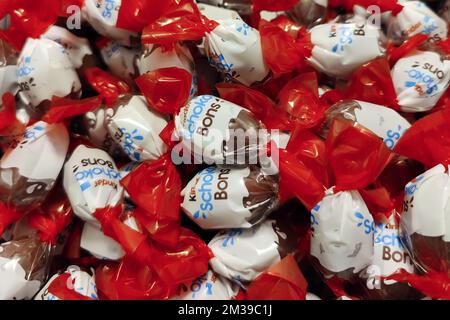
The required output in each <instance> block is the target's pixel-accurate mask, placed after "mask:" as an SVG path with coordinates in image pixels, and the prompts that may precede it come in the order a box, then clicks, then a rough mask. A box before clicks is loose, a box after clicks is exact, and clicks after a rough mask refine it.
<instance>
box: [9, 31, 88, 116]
mask: <svg viewBox="0 0 450 320" xmlns="http://www.w3.org/2000/svg"><path fill="white" fill-rule="evenodd" d="M17 68H18V69H17V74H18V82H19V87H20V93H19V96H20V98H21V99H22V100H23V102H24V103H25V104H28V105H30V106H31V107H33V108H36V107H38V106H39V104H40V103H41V102H43V101H46V100H51V99H52V97H53V96H57V97H66V96H68V95H70V94H72V93H73V94H80V93H81V83H80V79H79V78H78V75H77V72H76V71H75V67H74V66H73V64H72V61H71V60H70V56H69V54H68V52H67V50H66V49H65V48H64V47H63V46H62V45H60V44H59V43H57V42H55V41H53V40H50V39H44V38H42V39H31V38H29V39H28V40H27V42H26V43H25V46H24V47H23V49H22V52H21V53H20V56H19V61H18V65H17Z"/></svg>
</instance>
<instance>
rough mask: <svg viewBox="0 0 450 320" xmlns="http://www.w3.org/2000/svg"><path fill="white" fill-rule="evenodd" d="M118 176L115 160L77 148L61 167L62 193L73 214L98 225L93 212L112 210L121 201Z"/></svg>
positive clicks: (101, 152) (102, 154)
mask: <svg viewBox="0 0 450 320" xmlns="http://www.w3.org/2000/svg"><path fill="white" fill-rule="evenodd" d="M120 178H121V177H120V173H119V170H118V169H117V167H116V165H115V164H114V160H113V159H112V158H111V157H110V156H109V155H108V154H107V153H106V152H105V151H103V150H100V149H93V148H88V147H86V146H84V145H80V146H78V147H77V148H76V149H75V150H74V151H73V153H72V156H71V157H70V159H69V160H68V161H67V162H66V164H65V166H64V180H63V184H64V190H65V191H66V193H67V196H68V198H69V200H70V204H71V205H72V209H73V211H74V213H75V214H76V215H77V216H78V217H80V218H81V219H82V220H84V221H86V222H89V223H93V224H95V225H99V223H98V222H97V220H96V219H95V218H94V217H93V214H94V212H95V210H96V209H101V208H105V207H107V206H112V207H113V206H115V205H117V204H118V203H119V202H120V201H122V198H123V188H122V186H121V185H120V183H119V182H120Z"/></svg>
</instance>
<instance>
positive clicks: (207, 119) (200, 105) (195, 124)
mask: <svg viewBox="0 0 450 320" xmlns="http://www.w3.org/2000/svg"><path fill="white" fill-rule="evenodd" d="M213 99H214V97H213V96H207V95H205V96H201V97H199V98H198V99H195V100H194V101H193V104H194V105H193V108H192V113H191V115H189V117H187V114H185V119H186V126H187V132H185V138H187V139H191V138H192V136H193V135H194V133H199V134H201V135H203V136H207V135H208V128H209V127H210V126H211V125H212V123H213V120H214V118H215V112H217V110H218V109H219V108H220V104H218V103H212V104H211V105H210V106H209V108H208V109H207V111H206V113H205V112H204V111H205V109H206V108H207V107H208V104H209V102H210V101H211V100H213ZM216 100H218V99H216ZM189 109H190V108H188V107H186V108H185V109H184V112H186V113H187V112H188V110H189ZM199 124H201V125H202V126H200V125H199Z"/></svg>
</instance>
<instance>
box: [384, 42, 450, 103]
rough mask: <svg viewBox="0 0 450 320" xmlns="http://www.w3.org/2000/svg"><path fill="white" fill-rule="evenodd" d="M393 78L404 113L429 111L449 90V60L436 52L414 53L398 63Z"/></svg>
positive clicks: (394, 68) (392, 72) (392, 73)
mask: <svg viewBox="0 0 450 320" xmlns="http://www.w3.org/2000/svg"><path fill="white" fill-rule="evenodd" d="M391 76H392V81H393V82H394V87H395V91H396V93H397V100H398V104H399V105H400V106H401V109H402V111H405V112H424V111H428V110H430V109H432V108H433V107H434V106H435V104H436V103H437V101H438V100H439V99H440V98H441V96H442V95H443V94H444V92H445V91H446V90H447V88H448V85H449V82H450V60H443V59H442V58H441V56H440V55H439V54H438V53H436V52H433V51H420V50H415V51H414V52H413V53H411V54H409V55H408V56H406V57H404V58H401V59H400V60H398V61H397V63H396V64H395V65H394V67H393V68H392V70H391Z"/></svg>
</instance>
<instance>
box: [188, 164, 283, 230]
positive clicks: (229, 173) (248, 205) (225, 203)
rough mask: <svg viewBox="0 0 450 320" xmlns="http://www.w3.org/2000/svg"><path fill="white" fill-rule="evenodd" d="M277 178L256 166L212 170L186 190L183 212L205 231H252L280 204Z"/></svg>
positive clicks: (195, 178) (199, 176) (193, 181)
mask: <svg viewBox="0 0 450 320" xmlns="http://www.w3.org/2000/svg"><path fill="white" fill-rule="evenodd" d="M277 192H278V183H277V181H276V179H275V177H272V176H264V174H263V173H262V172H261V169H259V168H257V167H245V168H234V167H209V168H206V169H204V170H202V171H201V172H200V173H198V174H197V175H196V176H195V177H194V178H193V179H192V180H191V181H190V182H189V183H188V184H187V185H186V187H185V188H184V189H183V191H182V193H181V195H182V196H183V197H184V199H183V203H182V205H181V207H182V209H183V211H184V212H185V213H186V214H187V216H188V217H189V218H190V219H192V220H193V221H194V222H195V223H196V224H198V225H199V226H200V227H201V228H203V229H228V228H250V227H252V226H253V225H255V224H257V223H258V222H260V221H261V220H262V219H264V218H265V217H266V216H267V215H268V214H269V213H270V212H272V211H273V210H274V209H275V208H276V207H277V204H278V200H277V199H278V195H277Z"/></svg>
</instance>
